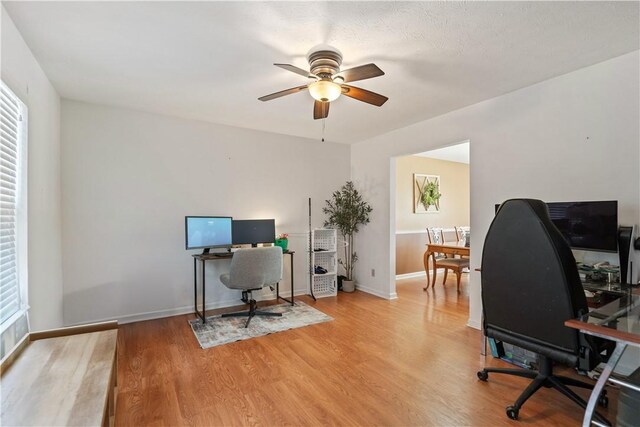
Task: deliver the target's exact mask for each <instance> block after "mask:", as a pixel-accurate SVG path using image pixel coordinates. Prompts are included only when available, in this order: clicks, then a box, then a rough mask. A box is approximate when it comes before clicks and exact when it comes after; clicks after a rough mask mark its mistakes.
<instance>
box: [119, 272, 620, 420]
mask: <svg viewBox="0 0 640 427" xmlns="http://www.w3.org/2000/svg"><path fill="white" fill-rule="evenodd" d="M398 295H399V298H398V299H397V300H395V301H386V300H383V299H380V298H377V297H374V296H371V295H368V294H366V293H362V292H355V293H353V294H344V293H340V294H339V295H338V297H337V298H325V299H320V300H318V301H317V302H316V303H313V301H312V300H310V299H309V298H304V300H305V302H307V303H308V304H312V305H313V306H315V307H316V308H318V309H319V310H321V311H323V312H324V313H326V314H328V315H330V316H332V317H333V318H334V319H335V320H334V321H332V322H327V323H322V324H318V325H313V326H308V327H305V328H299V329H295V330H291V331H286V332H281V333H278V334H274V335H269V336H265V337H260V338H255V339H251V340H246V341H241V342H237V343H233V344H227V345H223V346H220V347H215V348H211V349H208V350H202V349H200V347H199V346H198V343H197V341H196V339H195V337H194V336H193V333H192V332H191V329H190V328H189V325H188V324H187V320H189V319H192V318H194V316H193V315H185V316H176V317H172V318H167V319H160V320H152V321H147V322H139V323H133V324H128V325H123V326H121V327H120V331H119V359H118V360H119V378H118V385H119V391H118V401H117V413H116V425H120V426H129V425H130V426H146V425H171V426H179V425H200V426H222V425H264V426H278V425H296V426H297V425H362V426H372V425H389V426H407V425H429V426H454V425H455V426H458V425H476V426H497V425H511V426H516V425H553V426H577V425H579V424H580V422H581V418H582V411H581V410H580V408H579V407H577V406H575V405H574V404H573V403H571V402H570V401H569V400H568V399H566V398H565V397H563V396H561V395H560V394H559V393H557V392H555V391H553V390H548V389H543V390H541V391H539V392H538V393H537V394H536V395H535V396H534V397H532V398H531V399H530V400H529V401H528V402H527V403H526V404H525V406H524V407H523V409H522V410H521V411H520V421H518V422H515V421H511V420H509V419H507V417H506V415H505V412H504V408H505V406H507V405H509V404H511V403H512V402H513V401H514V400H515V398H516V397H517V396H518V395H519V394H520V392H521V391H522V390H523V389H524V388H525V387H526V385H527V383H528V380H525V379H521V378H514V377H508V376H501V375H497V374H494V375H492V376H491V377H490V378H489V381H488V382H486V383H483V382H480V381H478V380H477V379H476V371H477V370H479V369H481V368H482V367H483V366H484V365H485V363H486V364H488V365H491V366H502V365H504V366H510V365H508V364H506V363H504V362H502V361H498V360H495V359H493V358H492V357H491V356H487V358H486V359H485V357H483V356H480V354H479V345H480V333H479V331H477V330H474V329H471V328H468V327H466V326H465V323H466V321H467V316H468V295H467V282H466V279H465V281H464V282H463V287H462V293H461V294H458V293H457V292H456V291H455V277H453V278H450V279H449V282H448V285H447V287H446V288H443V287H442V285H441V284H438V285H437V286H436V290H435V291H428V292H423V291H422V280H420V279H415V280H404V281H401V282H399V284H398ZM580 393H581V394H582V395H583V396H585V397H586V396H587V394H586V392H582V391H581V392H580ZM611 400H612V404H611V406H612V407H615V399H611ZM614 411H615V409H614V408H610V409H609V411H608V417H609V418H610V419H613V418H614V417H613V416H612V414H614ZM603 413H604V414H605V415H607V411H603Z"/></svg>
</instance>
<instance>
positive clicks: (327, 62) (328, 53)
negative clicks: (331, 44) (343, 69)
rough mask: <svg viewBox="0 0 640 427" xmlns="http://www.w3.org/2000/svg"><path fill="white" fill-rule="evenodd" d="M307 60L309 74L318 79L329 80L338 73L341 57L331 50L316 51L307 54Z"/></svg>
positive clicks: (338, 53)
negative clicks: (316, 76)
mask: <svg viewBox="0 0 640 427" xmlns="http://www.w3.org/2000/svg"><path fill="white" fill-rule="evenodd" d="M307 60H308V61H309V66H310V67H311V73H313V74H316V75H318V76H320V78H331V76H332V75H333V74H336V73H338V72H340V65H341V64H342V55H341V54H340V52H337V51H333V50H318V51H315V52H311V53H309V55H308V56H307Z"/></svg>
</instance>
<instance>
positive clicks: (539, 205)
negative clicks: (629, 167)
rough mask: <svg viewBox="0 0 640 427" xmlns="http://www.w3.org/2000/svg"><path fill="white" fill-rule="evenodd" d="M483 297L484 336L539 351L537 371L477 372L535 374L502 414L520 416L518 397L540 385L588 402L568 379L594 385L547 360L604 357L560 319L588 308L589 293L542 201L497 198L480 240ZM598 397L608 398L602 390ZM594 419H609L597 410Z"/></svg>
mask: <svg viewBox="0 0 640 427" xmlns="http://www.w3.org/2000/svg"><path fill="white" fill-rule="evenodd" d="M482 304H483V309H484V333H485V335H486V336H487V337H490V338H494V339H496V340H499V341H504V342H507V343H510V344H513V345H515V346H518V347H521V348H524V349H526V350H529V351H532V352H534V353H536V354H537V355H538V363H537V372H536V371H533V370H527V369H502V368H485V369H483V370H482V371H479V372H478V378H480V379H481V380H483V381H486V380H487V378H488V377H489V375H488V374H489V372H495V373H500V374H508V375H516V376H519V377H525V378H531V379H533V381H532V382H531V383H530V384H529V386H528V387H527V388H526V389H525V390H524V391H523V392H522V394H521V395H520V397H518V399H517V400H516V402H515V403H514V404H513V405H511V406H507V408H506V409H507V416H508V417H509V418H511V419H514V420H516V419H518V413H519V411H520V408H521V407H522V405H523V404H524V403H525V401H526V400H527V399H529V397H531V396H532V395H533V394H534V393H535V392H536V391H538V390H539V389H540V388H541V387H548V388H550V387H553V388H555V389H556V390H558V391H559V392H560V393H562V394H563V395H565V396H567V397H568V398H569V399H571V400H573V401H574V402H575V403H577V404H578V405H580V406H581V407H582V408H586V402H585V401H584V400H583V399H582V398H581V397H579V396H578V395H577V394H575V393H574V392H573V391H572V390H571V389H569V387H567V386H574V387H582V388H587V389H592V388H593V385H590V384H587V383H584V382H582V381H577V380H575V379H572V378H567V377H562V376H559V375H554V373H553V362H554V361H555V362H559V363H561V364H564V365H568V366H570V367H574V368H578V369H580V370H583V371H588V370H591V369H593V368H594V367H595V366H596V365H597V364H598V363H599V362H600V361H602V358H601V356H600V348H599V345H598V344H599V343H597V342H594V341H592V340H590V339H589V338H588V337H586V336H585V335H583V334H580V333H579V332H578V331H576V330H574V329H570V328H567V327H565V326H564V322H565V320H569V319H572V318H575V317H578V316H579V315H581V314H583V313H586V312H587V311H588V308H587V300H586V297H585V295H584V290H583V288H582V284H581V282H580V277H579V275H578V270H577V267H576V262H575V259H574V258H573V254H572V253H571V249H570V248H569V245H568V244H567V242H566V241H565V240H564V238H563V237H562V235H561V234H560V232H559V231H558V229H557V228H556V227H555V226H554V225H553V223H552V222H551V220H550V219H549V214H548V212H547V206H546V205H545V203H544V202H542V201H539V200H527V199H514V200H507V201H506V202H504V203H503V204H502V205H501V206H500V209H499V210H498V212H497V214H496V216H495V218H494V220H493V222H492V224H491V227H490V228H489V231H488V232H487V237H486V239H485V242H484V249H483V253H482ZM601 344H608V342H603V343H601ZM600 403H601V404H602V405H604V406H606V404H607V397H606V395H605V394H604V393H603V395H602V396H601V401H600ZM597 419H598V421H600V422H601V423H603V424H605V425H610V424H609V423H608V421H607V420H606V419H605V418H604V417H602V416H601V415H599V414H597Z"/></svg>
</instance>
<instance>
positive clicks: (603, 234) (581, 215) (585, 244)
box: [547, 200, 618, 252]
mask: <svg viewBox="0 0 640 427" xmlns="http://www.w3.org/2000/svg"><path fill="white" fill-rule="evenodd" d="M547 206H548V208H549V216H550V217H551V221H553V223H554V224H555V226H556V227H558V230H560V232H561V233H562V235H563V236H564V238H565V239H566V240H567V242H569V245H570V246H571V247H572V248H575V249H587V250H592V251H607V252H616V251H617V250H618V202H617V201H615V200H611V201H602V202H553V203H547Z"/></svg>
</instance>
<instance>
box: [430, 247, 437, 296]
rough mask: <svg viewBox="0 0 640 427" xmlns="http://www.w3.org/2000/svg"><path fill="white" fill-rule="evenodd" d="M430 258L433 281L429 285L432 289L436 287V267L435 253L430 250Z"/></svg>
mask: <svg viewBox="0 0 640 427" xmlns="http://www.w3.org/2000/svg"><path fill="white" fill-rule="evenodd" d="M431 260H432V261H433V281H432V282H431V287H432V288H433V289H435V288H436V276H437V275H438V267H436V253H435V252H431Z"/></svg>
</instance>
